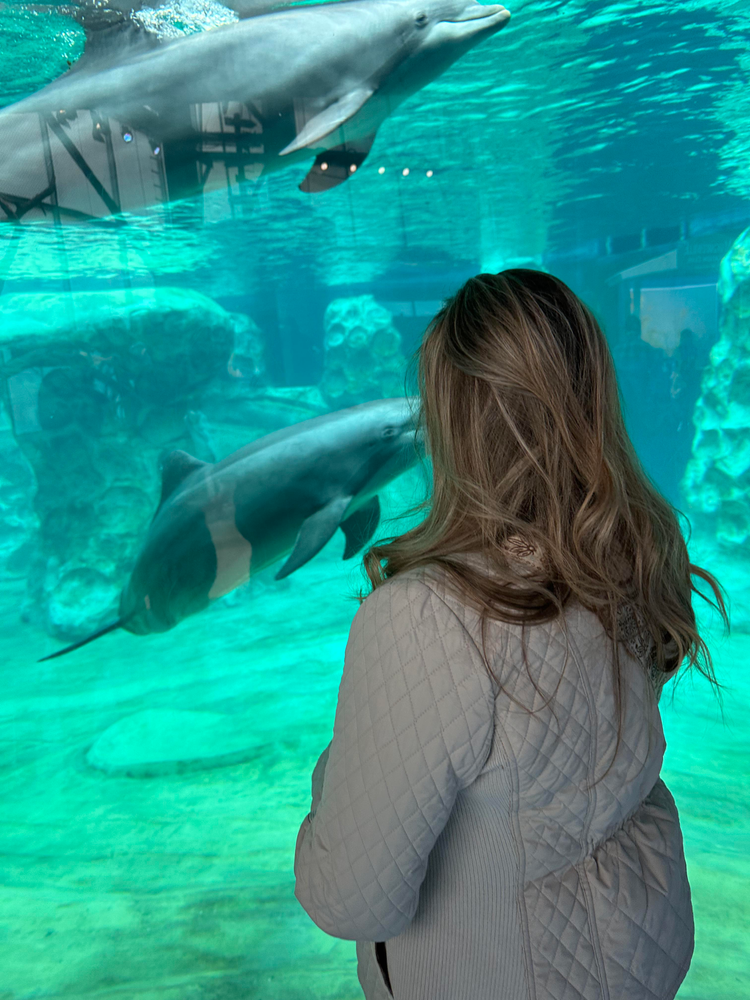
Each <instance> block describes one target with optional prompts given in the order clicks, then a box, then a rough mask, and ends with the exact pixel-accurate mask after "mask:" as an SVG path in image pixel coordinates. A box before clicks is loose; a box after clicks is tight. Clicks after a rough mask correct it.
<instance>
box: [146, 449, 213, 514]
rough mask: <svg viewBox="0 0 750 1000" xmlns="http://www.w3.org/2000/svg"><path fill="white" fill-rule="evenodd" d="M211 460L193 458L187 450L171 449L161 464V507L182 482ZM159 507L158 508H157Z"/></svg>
mask: <svg viewBox="0 0 750 1000" xmlns="http://www.w3.org/2000/svg"><path fill="white" fill-rule="evenodd" d="M208 465H210V462H201V460H200V459H199V458H193V456H192V455H188V453H187V452H186V451H170V453H169V454H168V455H167V457H166V458H165V459H164V461H163V462H162V466H161V498H160V500H159V507H162V506H163V504H164V501H165V500H166V499H167V498H168V497H170V496H171V495H172V494H173V493H174V491H175V490H176V489H177V487H178V486H179V485H180V483H183V482H184V481H185V480H186V479H187V477H188V476H189V475H190V474H191V473H192V472H196V471H197V470H198V469H203V468H206V467H207V466H208ZM157 509H158V508H157Z"/></svg>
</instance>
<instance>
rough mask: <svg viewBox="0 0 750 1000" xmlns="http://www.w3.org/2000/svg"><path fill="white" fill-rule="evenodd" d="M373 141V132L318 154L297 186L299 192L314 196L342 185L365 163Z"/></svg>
mask: <svg viewBox="0 0 750 1000" xmlns="http://www.w3.org/2000/svg"><path fill="white" fill-rule="evenodd" d="M374 141H375V133H374V132H373V133H372V134H371V135H368V136H367V137H366V138H365V139H360V140H359V141H357V142H345V143H342V145H341V146H331V148H330V149H327V150H326V151H325V152H324V153H319V154H318V156H316V158H315V163H313V165H312V166H311V167H310V172H309V173H308V174H307V176H306V177H305V179H304V180H303V181H302V183H301V184H300V185H299V189H300V191H306V192H307V193H308V194H314V193H316V192H317V191H328V189H329V188H332V187H336V185H337V184H343V183H344V181H345V180H347V179H348V178H349V177H351V175H352V174H353V173H354V172H355V170H356V169H357V168H358V167H361V166H362V164H363V163H364V162H365V160H366V159H367V154H368V153H369V152H370V149H371V147H372V144H373V142H374ZM352 167H354V170H352Z"/></svg>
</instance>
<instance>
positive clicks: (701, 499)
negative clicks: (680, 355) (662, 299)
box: [682, 229, 750, 558]
mask: <svg viewBox="0 0 750 1000" xmlns="http://www.w3.org/2000/svg"><path fill="white" fill-rule="evenodd" d="M719 295H720V298H721V302H722V310H721V318H720V339H719V341H718V342H717V343H716V344H714V346H713V348H712V350H711V355H710V362H709V364H708V366H707V367H706V369H705V371H704V373H703V379H702V383H701V396H700V398H699V399H698V402H697V404H696V407H695V413H694V417H693V422H694V424H695V427H696V434H695V438H694V441H693V451H692V457H691V459H690V462H689V463H688V466H687V470H686V472H685V476H684V479H683V481H682V489H683V492H684V494H685V498H686V500H687V502H688V505H689V513H690V517H691V520H692V521H693V522H694V526H695V527H696V528H697V530H698V532H699V534H700V535H701V536H703V537H704V538H705V539H708V540H714V541H715V543H718V546H719V549H720V550H723V551H724V552H725V553H726V554H729V553H731V554H732V556H733V558H736V557H741V556H742V553H743V549H742V547H743V546H744V545H745V543H746V542H747V540H748V538H749V537H750V229H747V230H745V231H744V232H743V233H742V234H741V235H740V237H739V238H738V239H737V241H736V242H735V244H734V246H733V247H732V249H731V250H730V251H729V253H728V254H727V256H726V257H725V258H724V260H723V261H722V265H721V277H720V281H719ZM745 558H747V556H745Z"/></svg>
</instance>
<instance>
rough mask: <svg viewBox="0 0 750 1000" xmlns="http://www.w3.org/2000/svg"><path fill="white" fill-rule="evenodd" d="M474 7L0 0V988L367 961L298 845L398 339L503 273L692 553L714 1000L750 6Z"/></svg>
mask: <svg viewBox="0 0 750 1000" xmlns="http://www.w3.org/2000/svg"><path fill="white" fill-rule="evenodd" d="M508 2H509V4H510V10H509V11H508V10H506V9H505V7H503V6H501V5H491V4H485V5H483V4H481V3H479V2H477V0H341V2H337V0H332V2H330V3H323V4H310V3H307V2H295V0H226V5H224V4H222V3H220V2H218V0H163V2H162V0H148V2H147V0H128V2H124V0H76V2H74V3H70V4H66V3H43V4H37V3H22V2H18V0H11V2H9V3H5V4H0V40H1V41H2V46H1V48H2V53H3V58H2V62H1V65H0V390H1V399H2V402H1V403H0V662H1V663H2V666H3V671H2V673H3V684H2V691H1V693H0V750H1V753H2V756H1V758H0V760H1V763H0V857H1V858H2V865H1V866H0V941H1V942H2V948H1V949H0V1000H30V998H32V997H34V998H37V997H49V998H60V1000H62V998H69V1000H73V998H75V1000H88V998H91V1000H93V998H96V1000H120V998H127V1000H155V998H156V997H159V998H160V1000H188V998H190V1000H220V998H221V1000H235V998H237V1000H239V998H243V1000H255V998H257V1000H260V998H263V1000H300V998H302V997H304V998H308V1000H313V998H315V1000H357V998H359V997H361V996H362V995H363V991H362V987H361V985H360V981H359V978H358V960H357V941H356V939H355V938H356V935H354V934H352V935H350V936H349V937H348V938H347V937H339V936H334V935H330V934H328V933H326V931H325V930H324V929H322V928H321V927H319V926H318V925H317V924H316V923H315V922H314V921H313V919H311V916H310V915H309V914H308V913H307V912H306V911H305V909H304V908H303V907H302V906H301V905H300V902H299V900H298V899H297V898H296V896H295V871H294V863H295V848H296V845H297V838H298V834H299V832H300V829H301V827H302V824H303V822H304V821H305V820H306V817H308V814H309V813H310V812H311V811H312V804H311V798H312V792H313V791H314V786H315V780H313V772H314V771H316V774H317V775H318V776H320V774H321V769H322V767H323V765H324V764H325V752H326V749H327V747H328V746H329V744H330V743H331V740H332V737H333V726H334V716H335V712H336V706H337V698H338V694H339V685H340V683H341V679H342V670H343V664H344V653H345V648H346V643H347V636H348V633H349V628H350V625H351V622H352V619H353V617H354V615H355V613H356V611H357V608H358V606H359V604H358V598H359V597H361V596H363V595H364V594H366V593H367V592H368V591H369V581H368V579H367V577H366V575H365V572H364V569H363V556H364V554H365V553H366V552H367V551H368V550H369V548H370V546H371V545H372V544H373V543H374V542H376V541H378V540H381V541H382V540H384V539H386V538H391V537H393V536H396V535H400V534H403V533H404V532H406V531H408V530H409V529H410V528H411V527H414V526H415V525H417V524H418V523H419V522H420V521H421V520H422V519H423V518H424V516H425V513H426V510H427V509H428V508H427V507H426V506H425V505H424V503H423V501H425V498H429V491H430V486H431V482H432V477H431V468H430V464H429V457H428V456H427V455H426V454H425V448H424V438H423V435H422V433H421V431H420V430H419V429H418V424H417V416H418V395H417V380H416V375H415V370H416V369H415V365H414V364H413V363H412V362H413V359H414V358H415V352H416V351H417V349H418V347H419V345H420V342H421V340H422V337H423V335H424V333H425V331H426V330H427V328H428V324H429V323H430V321H431V320H432V318H433V317H434V316H435V315H436V314H437V313H438V311H439V310H440V309H441V308H442V306H443V304H444V303H445V302H446V301H447V300H448V299H450V297H451V296H452V295H453V294H454V293H455V292H456V291H457V290H458V289H459V288H460V287H461V286H462V285H463V283H464V282H465V281H466V280H467V279H469V278H470V277H471V276H473V275H476V274H479V273H490V274H495V273H497V272H499V271H501V270H504V269H508V268H527V269H534V270H540V271H545V272H549V273H551V274H553V275H555V276H557V277H559V278H561V279H562V280H563V281H565V282H566V283H567V284H568V285H569V286H570V287H571V288H572V289H573V290H574V291H575V292H576V293H577V294H578V295H579V296H580V297H581V298H582V299H583V300H584V301H585V302H586V303H587V305H588V306H589V308H590V309H591V310H592V312H593V314H594V316H595V317H596V318H597V320H598V321H599V323H600V324H601V326H602V328H603V330H604V332H605V335H606V338H607V341H608V343H609V346H610V349H611V352H612V356H613V358H614V363H615V368H616V372H617V376H618V381H619V387H620V395H621V400H622V405H623V409H624V414H625V421H626V425H627V429H628V432H629V434H630V437H631V439H632V442H633V444H634V447H635V450H636V453H637V456H638V459H639V461H640V462H641V463H642V465H643V468H644V470H645V472H646V474H647V476H648V477H649V479H650V481H651V482H652V484H653V485H654V487H655V488H656V489H657V490H658V491H659V492H660V493H661V494H662V495H663V496H664V497H666V499H667V500H668V501H669V503H670V504H671V505H673V507H674V508H676V510H677V511H678V512H679V513H678V515H677V516H678V518H679V523H680V525H681V529H682V530H683V532H684V535H685V537H686V539H687V543H688V551H689V554H690V558H691V561H692V562H693V563H694V564H696V565H698V566H701V567H704V568H706V569H707V570H709V571H710V572H712V573H714V574H715V575H716V577H717V578H718V579H719V581H720V583H721V584H722V585H723V586H724V587H725V588H726V592H727V598H728V605H729V612H730V620H731V626H732V628H731V632H730V633H729V635H727V634H726V633H725V631H724V629H723V625H722V622H721V618H720V616H719V615H718V614H717V612H716V611H715V610H712V608H711V606H710V605H709V604H708V603H707V602H706V601H702V600H700V598H699V597H697V596H696V598H695V601H694V604H695V610H696V614H697V617H698V623H699V626H700V628H701V630H702V634H703V635H704V636H705V638H706V642H707V644H708V648H709V650H710V652H711V655H712V657H713V663H714V668H715V672H716V678H717V679H718V680H719V681H720V683H721V684H722V685H723V687H722V689H721V691H720V692H718V695H717V691H716V689H715V687H714V686H713V685H712V684H711V683H710V681H709V679H708V678H707V677H706V676H705V675H703V674H701V673H700V671H698V670H697V669H695V668H691V667H689V666H688V664H687V663H685V664H684V665H683V666H682V667H681V669H680V671H679V672H678V676H677V680H676V681H672V680H670V681H669V682H668V684H667V686H666V687H665V688H664V691H663V693H662V696H661V701H660V705H659V709H660V713H661V719H662V723H663V729H664V734H665V738H666V742H667V750H666V753H665V756H664V762H663V767H662V772H661V776H662V778H663V780H664V782H665V783H666V785H667V786H668V788H669V790H670V791H671V793H672V795H673V796H674V798H675V801H676V803H677V806H678V809H679V815H680V823H681V826H682V830H683V836H684V851H685V859H686V865H687V871H688V875H689V880H690V887H691V892H692V900H693V908H694V914H695V941H696V944H695V952H694V955H693V958H692V962H691V965H690V968H689V971H688V972H687V974H686V975H685V976H684V979H683V980H682V981H681V985H680V988H679V997H681V998H683V1000H729V998H731V1000H741V998H746V1000H750V980H749V979H748V969H749V968H750V866H749V863H748V857H749V856H750V815H749V814H748V808H747V788H748V781H749V780H750V761H749V759H748V754H747V739H746V736H745V733H746V729H747V723H748V718H750V715H749V713H750V683H749V682H748V675H747V671H746V670H745V666H744V665H745V663H746V662H747V656H748V655H749V654H750V640H749V639H748V633H749V632H750V599H748V584H749V583H750V556H749V555H748V552H749V551H750V550H749V548H748V544H749V539H750V374H749V373H750V166H748V164H749V163H750V159H749V157H750V96H749V92H748V88H747V75H748V72H749V71H750V14H749V13H748V11H747V9H746V7H745V5H742V4H738V3H736V2H734V0H718V2H712V3H709V2H708V0H684V2H681V3H667V2H660V0H635V2H633V3H630V4H628V5H624V4H620V3H614V2H609V0H597V2H593V0H559V2H558V0H513V2H512V3H511V0H508ZM694 579H695V582H696V586H698V587H700V588H703V590H704V591H706V587H705V585H704V583H701V581H700V580H699V579H698V578H694ZM317 765H320V766H319V767H316V766H317ZM655 877H656V876H655ZM385 943H386V947H387V945H388V942H387V941H386V942H385ZM379 954H380V953H379ZM501 958H502V956H499V958H498V961H500V960H501ZM392 971H393V970H392ZM391 985H392V987H393V990H394V996H395V997H396V998H398V997H399V984H398V979H397V973H394V979H393V982H392V983H391ZM382 988H383V989H385V988H386V986H385V983H383V984H382ZM592 989H593V987H592ZM401 995H405V994H401ZM551 995H553V994H552V993H550V996H551ZM555 995H558V994H555ZM559 995H561V994H559ZM582 995H583V994H582ZM586 995H587V996H588V995H589V994H586ZM590 995H591V996H595V995H596V996H598V995H599V994H598V993H595V992H592V993H591V994H590ZM602 995H604V994H602ZM669 995H670V996H671V995H672V994H669ZM454 1000H464V998H458V997H456V998H454ZM465 1000H469V998H468V997H467V998H465ZM613 1000H614V995H613Z"/></svg>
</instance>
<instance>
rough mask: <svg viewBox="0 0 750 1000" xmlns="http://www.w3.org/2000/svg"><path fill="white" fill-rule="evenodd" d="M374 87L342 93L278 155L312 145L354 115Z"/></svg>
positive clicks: (364, 87) (367, 98) (359, 88)
mask: <svg viewBox="0 0 750 1000" xmlns="http://www.w3.org/2000/svg"><path fill="white" fill-rule="evenodd" d="M374 93H375V88H374V87H370V86H362V87H357V88H356V89H355V90H350V91H349V93H348V94H344V96H343V97H340V98H339V99H338V101H334V102H333V104H329V105H328V107H327V108H324V109H323V110H322V111H321V112H320V113H319V114H317V115H315V116H314V117H313V118H311V119H310V120H309V121H308V122H307V123H306V125H305V127H304V128H303V129H302V131H301V132H300V133H299V135H298V136H297V137H296V139H293V140H292V142H290V143H289V145H288V146H284V148H283V149H282V150H281V152H280V153H279V156H286V155H287V154H288V153H296V151H297V150H298V149H304V148H305V146H313V145H315V144H316V143H319V142H320V140H321V139H324V138H325V137H326V136H327V135H328V134H329V133H330V132H333V131H334V129H337V128H339V126H340V125H343V124H344V122H345V121H348V120H349V119H350V118H352V117H354V115H356V113H357V112H358V111H359V109H360V108H361V107H362V106H363V105H364V104H365V103H366V102H367V101H369V99H370V98H371V97H372V95H373V94H374Z"/></svg>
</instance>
